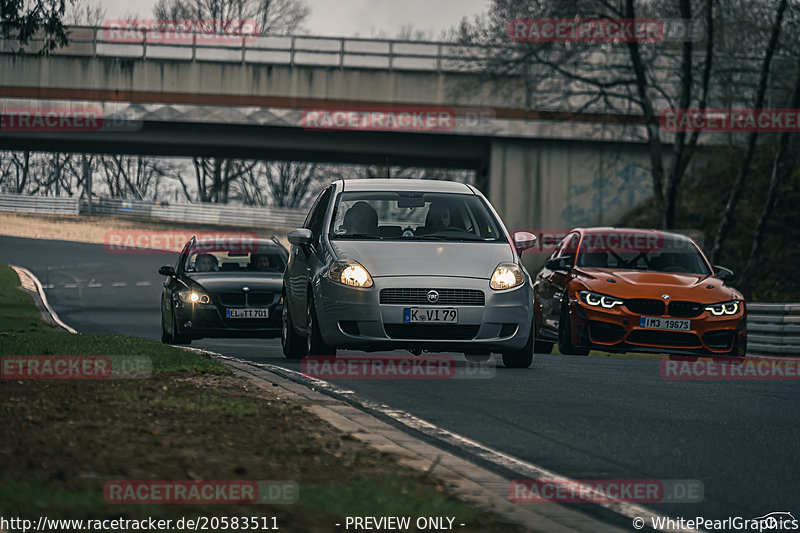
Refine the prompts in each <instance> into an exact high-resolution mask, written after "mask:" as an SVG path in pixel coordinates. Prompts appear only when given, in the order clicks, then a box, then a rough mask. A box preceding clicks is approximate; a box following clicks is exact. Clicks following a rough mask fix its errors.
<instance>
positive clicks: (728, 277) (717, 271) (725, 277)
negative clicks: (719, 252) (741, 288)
mask: <svg viewBox="0 0 800 533" xmlns="http://www.w3.org/2000/svg"><path fill="white" fill-rule="evenodd" d="M714 276H716V277H717V278H719V279H721V280H722V281H723V282H725V283H728V282H729V281H733V278H734V277H735V276H734V275H733V270H731V269H729V268H725V267H724V266H719V265H714Z"/></svg>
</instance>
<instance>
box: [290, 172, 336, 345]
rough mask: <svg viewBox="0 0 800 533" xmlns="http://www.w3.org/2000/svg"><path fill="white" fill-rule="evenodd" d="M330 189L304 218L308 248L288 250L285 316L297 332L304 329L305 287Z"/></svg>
mask: <svg viewBox="0 0 800 533" xmlns="http://www.w3.org/2000/svg"><path fill="white" fill-rule="evenodd" d="M331 190H332V187H328V188H327V189H325V190H324V191H322V192H321V193H320V195H319V196H318V197H317V199H316V200H315V201H314V205H313V206H312V207H311V210H310V211H309V213H308V217H306V222H305V224H303V227H304V228H306V229H309V230H311V233H312V235H313V239H312V243H311V245H310V246H308V247H304V246H297V245H294V244H293V245H292V247H291V249H290V250H289V264H288V266H287V267H286V271H287V279H288V280H289V283H288V286H287V287H286V292H287V295H288V302H287V304H288V305H289V312H290V313H291V315H292V322H294V324H295V326H296V327H297V329H304V328H305V327H306V306H307V302H308V287H309V285H310V284H311V281H312V276H313V273H314V272H315V270H316V269H317V267H318V263H319V256H320V238H321V233H322V228H323V226H324V221H325V214H326V213H327V210H328V204H329V203H330V198H331Z"/></svg>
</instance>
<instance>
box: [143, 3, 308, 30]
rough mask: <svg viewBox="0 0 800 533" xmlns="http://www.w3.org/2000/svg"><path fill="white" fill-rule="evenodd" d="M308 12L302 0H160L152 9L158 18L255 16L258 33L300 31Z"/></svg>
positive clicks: (183, 18)
mask: <svg viewBox="0 0 800 533" xmlns="http://www.w3.org/2000/svg"><path fill="white" fill-rule="evenodd" d="M309 13H310V10H309V8H308V6H306V5H305V4H304V3H303V2H302V0H159V1H158V2H157V3H156V5H155V7H154V8H153V14H154V15H155V17H156V18H157V19H159V20H187V19H199V20H218V21H231V20H234V19H238V20H245V19H253V20H255V21H256V22H257V23H258V31H259V33H279V34H284V35H288V34H291V33H296V32H298V31H300V30H301V29H302V24H303V22H305V20H306V19H307V18H308V15H309Z"/></svg>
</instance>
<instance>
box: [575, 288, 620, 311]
mask: <svg viewBox="0 0 800 533" xmlns="http://www.w3.org/2000/svg"><path fill="white" fill-rule="evenodd" d="M578 296H580V298H581V300H582V301H583V302H584V303H586V304H587V305H591V306H592V307H603V308H605V309H612V308H614V307H616V306H618V305H623V304H624V303H625V302H623V301H622V300H620V299H619V298H614V297H613V296H608V295H606V294H600V293H597V292H592V291H581V292H579V293H578Z"/></svg>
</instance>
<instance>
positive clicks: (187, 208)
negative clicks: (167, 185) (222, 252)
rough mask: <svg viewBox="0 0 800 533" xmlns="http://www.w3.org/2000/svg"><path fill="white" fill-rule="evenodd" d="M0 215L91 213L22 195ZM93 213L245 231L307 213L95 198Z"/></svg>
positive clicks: (296, 223) (298, 220)
mask: <svg viewBox="0 0 800 533" xmlns="http://www.w3.org/2000/svg"><path fill="white" fill-rule="evenodd" d="M0 211H11V212H15V213H48V214H52V215H78V214H80V213H86V212H88V211H89V204H88V203H87V202H86V201H85V200H83V201H81V200H80V199H79V198H77V197H61V198H51V197H46V196H28V195H19V194H0ZM91 212H92V213H101V214H107V215H125V216H140V217H144V218H155V219H161V220H172V221H175V222H188V223H194V224H222V225H226V226H243V227H259V226H261V227H282V228H297V227H300V226H302V225H303V222H304V221H305V218H306V210H304V209H286V208H280V207H246V206H240V205H230V204H225V205H219V204H166V203H161V202H146V201H141V200H115V199H108V198H95V199H93V201H92V209H91Z"/></svg>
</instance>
